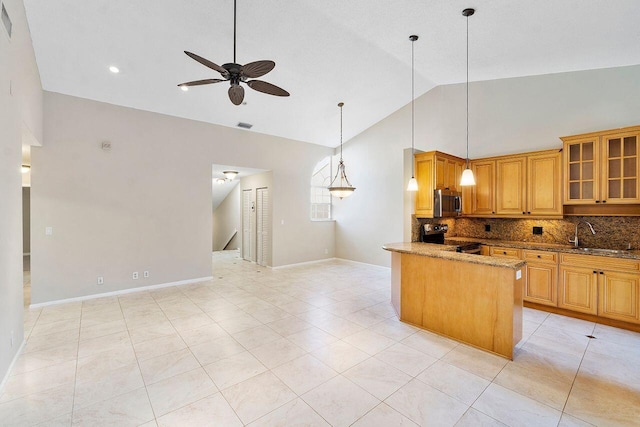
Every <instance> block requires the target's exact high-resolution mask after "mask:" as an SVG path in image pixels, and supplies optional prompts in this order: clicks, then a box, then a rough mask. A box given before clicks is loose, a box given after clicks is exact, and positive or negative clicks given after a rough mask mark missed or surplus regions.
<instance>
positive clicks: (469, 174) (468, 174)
mask: <svg viewBox="0 0 640 427" xmlns="http://www.w3.org/2000/svg"><path fill="white" fill-rule="evenodd" d="M475 12H476V11H475V9H465V10H463V11H462V16H465V17H466V18H467V167H466V168H465V170H464V171H463V172H462V179H460V185H461V186H469V185H476V179H475V178H474V176H473V171H472V170H471V169H469V17H470V16H471V15H473V14H474V13H475Z"/></svg>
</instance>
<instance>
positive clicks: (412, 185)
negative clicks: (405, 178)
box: [407, 35, 418, 191]
mask: <svg viewBox="0 0 640 427" xmlns="http://www.w3.org/2000/svg"><path fill="white" fill-rule="evenodd" d="M409 40H411V179H410V180H409V183H408V184H407V191H418V181H417V180H416V177H415V176H414V175H415V174H414V168H415V159H414V155H415V153H416V150H415V148H414V134H415V125H414V122H415V114H414V111H415V109H414V101H415V95H414V86H415V85H414V74H415V67H414V65H413V43H414V42H415V41H416V40H418V36H416V35H412V36H409Z"/></svg>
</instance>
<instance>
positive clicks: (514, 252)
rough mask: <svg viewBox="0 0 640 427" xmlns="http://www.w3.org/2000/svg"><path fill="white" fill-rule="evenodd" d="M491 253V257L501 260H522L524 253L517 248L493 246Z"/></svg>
mask: <svg viewBox="0 0 640 427" xmlns="http://www.w3.org/2000/svg"><path fill="white" fill-rule="evenodd" d="M489 253H490V254H491V256H495V257H500V258H515V259H521V258H522V251H521V250H520V249H515V248H501V247H499V246H492V247H491V249H490V250H489Z"/></svg>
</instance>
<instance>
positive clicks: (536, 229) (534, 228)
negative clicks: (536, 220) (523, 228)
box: [533, 227, 542, 234]
mask: <svg viewBox="0 0 640 427" xmlns="http://www.w3.org/2000/svg"><path fill="white" fill-rule="evenodd" d="M533 234H542V227H533Z"/></svg>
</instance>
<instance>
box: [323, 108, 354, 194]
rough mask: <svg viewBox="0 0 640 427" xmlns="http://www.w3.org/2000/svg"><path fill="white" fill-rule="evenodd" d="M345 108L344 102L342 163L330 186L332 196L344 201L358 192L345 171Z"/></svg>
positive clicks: (339, 164)
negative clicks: (343, 150)
mask: <svg viewBox="0 0 640 427" xmlns="http://www.w3.org/2000/svg"><path fill="white" fill-rule="evenodd" d="M343 106H344V102H340V103H339V104H338V107H340V163H338V171H337V172H336V176H335V178H333V181H331V185H329V187H328V190H329V193H331V195H332V196H334V197H338V198H340V199H343V198H345V197H349V196H350V195H352V194H353V192H354V191H355V190H356V187H354V186H353V185H351V183H350V182H349V180H348V179H347V173H346V172H345V170H344V161H343V160H342V107H343Z"/></svg>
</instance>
